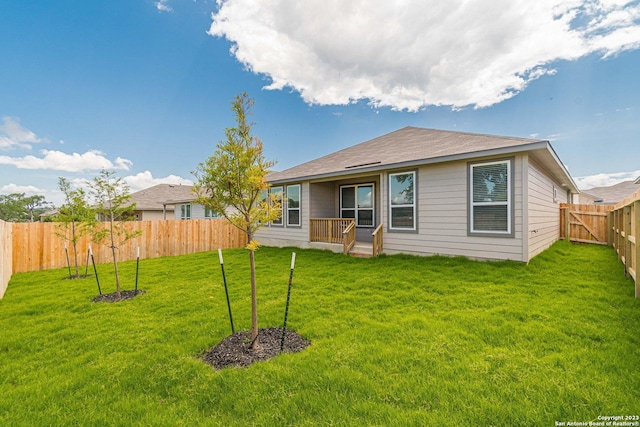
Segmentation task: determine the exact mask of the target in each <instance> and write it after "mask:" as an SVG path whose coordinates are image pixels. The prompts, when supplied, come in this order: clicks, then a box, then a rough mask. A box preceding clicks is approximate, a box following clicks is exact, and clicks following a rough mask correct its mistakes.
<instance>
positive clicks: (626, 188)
mask: <svg viewBox="0 0 640 427" xmlns="http://www.w3.org/2000/svg"><path fill="white" fill-rule="evenodd" d="M638 190H640V178H638V179H636V180H635V181H623V182H620V183H618V184H614V185H609V186H607V187H596V188H590V189H589V190H585V191H584V193H587V194H589V195H591V196H592V197H593V198H594V199H595V200H594V202H593V203H596V204H599V205H615V204H616V203H618V202H620V201H622V200H624V199H625V198H626V197H629V196H630V195H632V194H633V193H634V192H636V191H638ZM581 196H582V193H581ZM581 200H582V198H581ZM581 203H582V201H581Z"/></svg>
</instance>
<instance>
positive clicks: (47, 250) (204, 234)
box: [3, 219, 246, 274]
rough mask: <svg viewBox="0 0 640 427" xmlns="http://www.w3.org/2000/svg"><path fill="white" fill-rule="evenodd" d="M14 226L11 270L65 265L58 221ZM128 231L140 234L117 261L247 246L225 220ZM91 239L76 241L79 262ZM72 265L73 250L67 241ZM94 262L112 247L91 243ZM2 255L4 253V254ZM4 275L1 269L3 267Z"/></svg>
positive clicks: (133, 225) (140, 225) (136, 226)
mask: <svg viewBox="0 0 640 427" xmlns="http://www.w3.org/2000/svg"><path fill="white" fill-rule="evenodd" d="M11 225H12V228H13V238H12V241H13V245H12V246H13V260H12V272H13V273H21V272H26V271H37V270H48V269H52V268H60V267H66V266H67V260H66V255H65V250H64V242H65V241H64V239H62V238H60V237H58V236H57V235H56V230H57V228H56V227H57V223H52V222H35V223H15V224H11ZM126 227H128V228H129V230H131V231H135V230H142V234H141V235H140V236H138V237H137V238H134V239H131V240H129V241H128V242H126V243H125V244H123V245H122V246H121V247H120V248H118V254H117V256H118V261H128V260H133V259H135V258H136V255H137V248H138V247H139V248H140V258H142V259H144V258H158V257H163V256H174V255H186V254H191V253H196V252H206V251H213V250H216V249H218V248H222V249H228V248H239V247H243V246H244V245H246V237H245V235H244V234H243V233H242V232H241V231H239V230H238V229H237V228H235V227H234V226H232V225H230V224H229V223H228V222H227V221H226V220H224V219H193V220H173V219H171V220H154V221H131V222H127V223H126ZM89 244H90V238H89V237H88V236H84V237H82V238H81V239H80V241H79V242H78V254H79V264H80V265H83V266H84V265H85V262H86V257H87V251H88V247H89ZM68 247H69V255H70V257H71V259H72V260H71V264H72V266H73V265H74V262H73V250H72V249H71V246H70V243H68ZM91 248H92V251H93V255H94V258H95V261H96V263H107V262H111V261H112V258H111V249H110V248H109V247H107V246H104V245H98V244H96V243H91ZM3 255H4V254H3ZM3 274H4V268H3Z"/></svg>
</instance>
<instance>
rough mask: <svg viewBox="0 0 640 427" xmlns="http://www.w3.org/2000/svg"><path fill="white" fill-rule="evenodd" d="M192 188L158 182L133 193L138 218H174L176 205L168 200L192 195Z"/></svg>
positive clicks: (132, 198) (142, 219)
mask: <svg viewBox="0 0 640 427" xmlns="http://www.w3.org/2000/svg"><path fill="white" fill-rule="evenodd" d="M192 188H193V187H192V186H190V185H179V184H158V185H154V186H153V187H149V188H146V189H144V190H140V191H137V192H135V193H131V202H132V203H135V204H136V210H135V215H136V219H137V220H140V221H145V220H158V219H173V217H174V205H173V204H168V203H166V201H167V200H170V199H185V198H187V197H190V196H191V195H192Z"/></svg>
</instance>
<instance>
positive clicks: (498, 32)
mask: <svg viewBox="0 0 640 427" xmlns="http://www.w3.org/2000/svg"><path fill="white" fill-rule="evenodd" d="M361 3H362V4H361ZM363 3H364V2H355V1H354V2H343V1H337V0H322V1H320V0H307V1H305V2H298V1H294V0H280V1H277V2H276V1H260V2H255V1H249V0H226V1H221V2H218V3H216V2H213V1H205V0H197V1H194V0H161V1H158V0H109V1H107V0H101V1H98V0H96V1H82V2H81V1H67V0H58V1H55V2H51V1H44V0H30V1H19V0H8V1H4V2H1V3H0V58H2V61H0V193H3V194H8V193H12V192H26V193H28V194H43V195H45V196H46V198H47V200H49V201H52V202H55V203H60V202H61V200H62V199H61V195H60V194H59V192H58V191H57V179H58V177H60V176H64V177H66V178H68V179H69V180H71V181H72V182H76V183H78V185H80V184H81V183H82V181H83V180H86V179H90V178H91V177H93V176H95V175H96V174H97V173H98V172H99V171H100V169H102V168H107V169H112V170H115V171H117V173H118V174H119V175H120V176H122V177H123V178H125V180H126V181H127V183H128V184H129V186H130V187H131V189H132V190H140V189H142V188H145V187H149V186H151V185H155V184H157V183H161V182H173V183H189V182H190V181H192V180H193V179H194V177H193V175H192V173H191V172H192V171H193V170H195V168H196V166H197V165H198V163H199V162H202V161H204V160H205V159H206V158H207V157H208V156H209V155H211V154H212V153H213V151H214V149H215V146H216V144H217V143H218V142H219V141H220V140H222V139H223V138H224V129H225V128H226V127H229V126H233V124H234V122H233V117H232V114H231V110H230V103H231V101H232V99H233V97H234V96H235V95H236V94H239V93H241V92H247V93H248V94H249V96H251V97H252V98H253V99H254V100H255V101H256V105H255V108H254V109H253V120H254V121H255V122H256V125H255V127H254V132H255V134H256V135H258V136H259V137H260V138H261V139H262V141H263V143H264V147H265V152H266V155H267V157H268V158H270V159H273V160H277V161H278V164H277V166H276V169H278V170H281V169H285V168H288V167H291V166H294V165H296V164H298V163H302V162H304V161H308V160H311V159H313V158H316V157H319V156H322V155H325V154H328V153H330V152H333V151H336V150H338V149H341V148H345V147H347V146H350V145H353V144H356V143H359V142H363V141H366V140H368V139H371V138H373V137H376V136H379V135H382V134H385V133H388V132H391V131H394V130H396V129H399V128H402V127H404V126H419V127H428V128H437V129H446V130H459V131H467V132H479V133H488V134H496V135H510V136H520V137H531V138H539V139H548V140H550V141H551V144H552V145H553V147H554V149H555V150H556V152H557V153H558V155H559V156H560V158H561V160H562V161H563V162H564V163H565V164H566V166H567V168H568V170H569V171H570V173H571V174H572V175H573V176H574V178H575V179H576V182H577V183H578V184H579V186H581V187H582V188H589V187H593V186H600V185H607V184H613V183H616V182H619V181H620V180H625V179H632V178H635V177H637V176H639V175H640V160H639V159H640V155H639V154H640V140H639V136H640V81H639V79H640V77H639V76H640V72H639V70H640V49H639V48H640V4H639V2H638V1H631V2H629V1H626V0H570V1H567V0H563V1H559V0H540V1H536V2H531V1H529V0H527V1H524V0H523V1H520V0H476V1H471V2H470V1H464V0H451V1H448V2H439V1H435V0H403V1H392V0H388V1H384V2H382V1H381V2H369V3H367V4H366V5H365V4H363Z"/></svg>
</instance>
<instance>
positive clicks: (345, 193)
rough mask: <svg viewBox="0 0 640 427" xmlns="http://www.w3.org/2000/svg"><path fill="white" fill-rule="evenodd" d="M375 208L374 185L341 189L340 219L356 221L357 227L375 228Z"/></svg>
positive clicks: (344, 186) (343, 187)
mask: <svg viewBox="0 0 640 427" xmlns="http://www.w3.org/2000/svg"><path fill="white" fill-rule="evenodd" d="M374 206H375V200H374V191H373V184H359V185H343V186H342V187H340V217H341V218H353V219H355V220H356V226H357V227H373V225H374Z"/></svg>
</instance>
